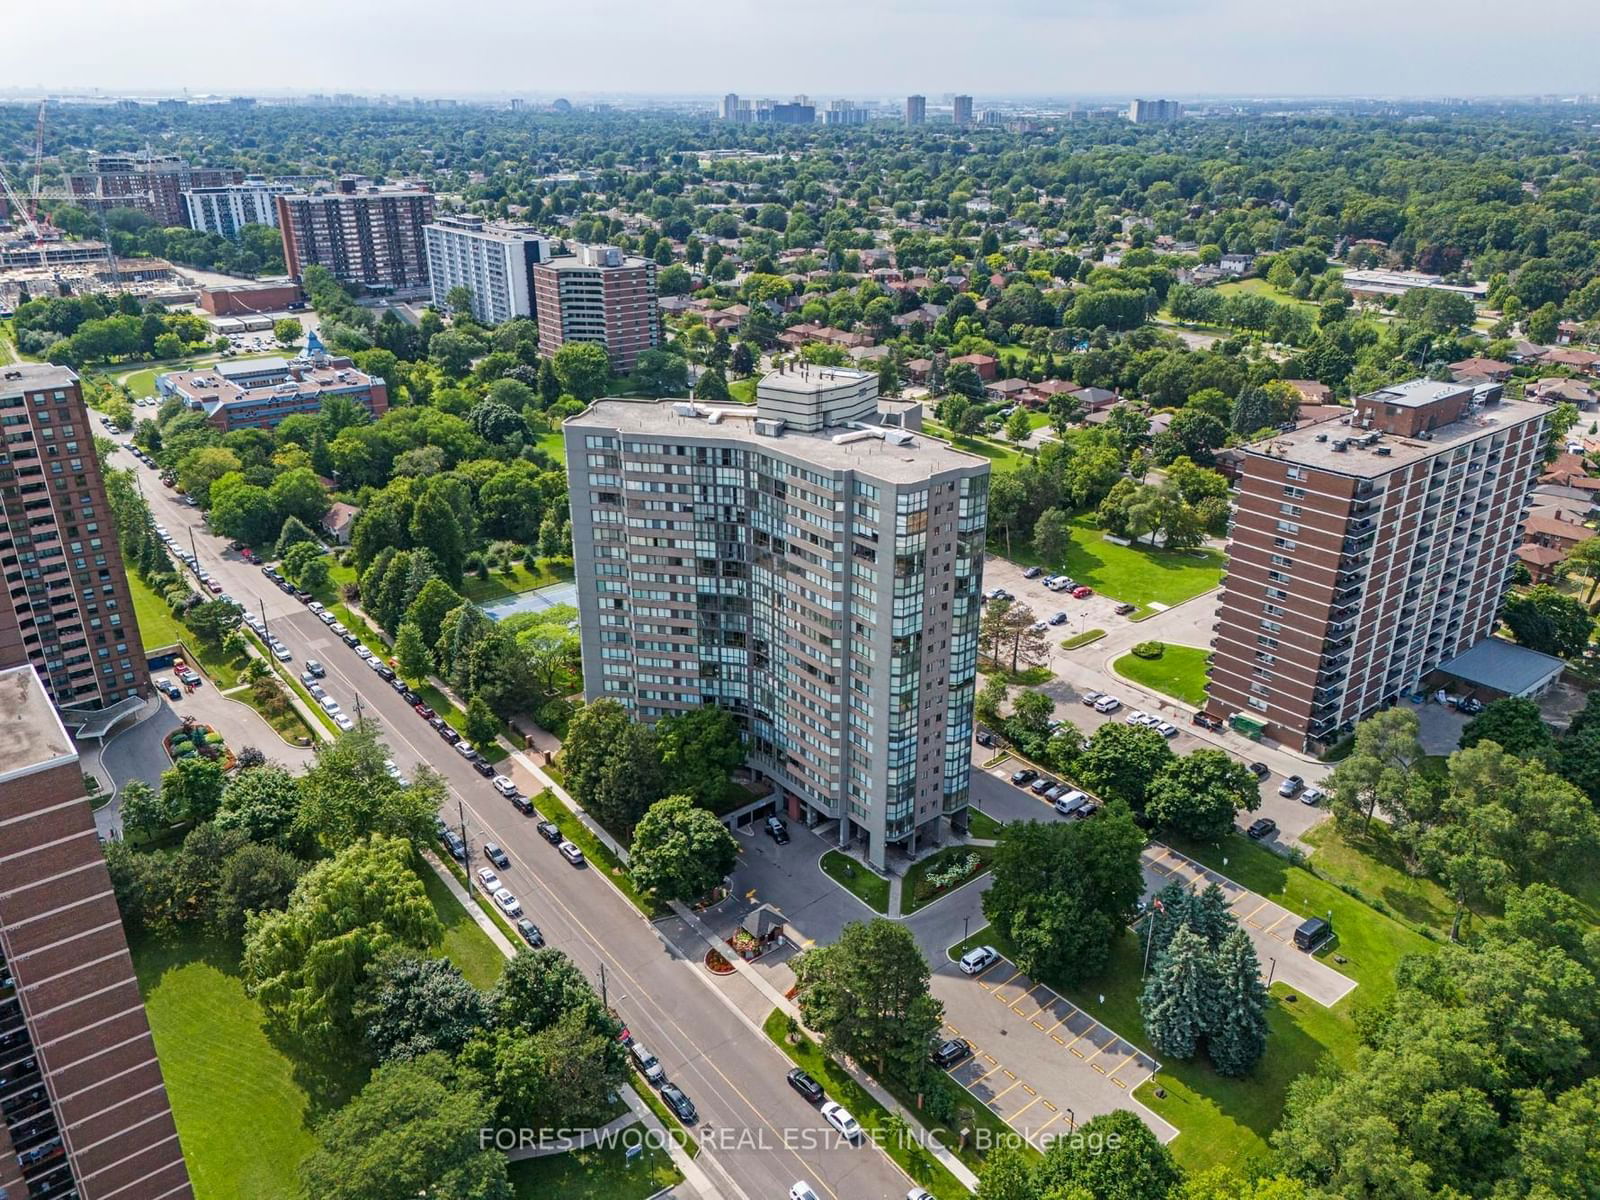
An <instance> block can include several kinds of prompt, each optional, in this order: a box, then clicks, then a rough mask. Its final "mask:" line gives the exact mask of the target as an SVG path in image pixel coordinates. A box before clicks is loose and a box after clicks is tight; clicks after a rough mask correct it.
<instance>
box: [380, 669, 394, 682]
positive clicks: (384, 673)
mask: <svg viewBox="0 0 1600 1200" xmlns="http://www.w3.org/2000/svg"><path fill="white" fill-rule="evenodd" d="M377 674H378V678H379V679H381V680H383V681H384V682H385V683H393V682H394V669H393V668H392V667H379V668H378V672H377Z"/></svg>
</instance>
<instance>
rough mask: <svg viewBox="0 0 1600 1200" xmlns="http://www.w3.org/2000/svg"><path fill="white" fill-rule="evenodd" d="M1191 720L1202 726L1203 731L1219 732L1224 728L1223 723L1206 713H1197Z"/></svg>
mask: <svg viewBox="0 0 1600 1200" xmlns="http://www.w3.org/2000/svg"><path fill="white" fill-rule="evenodd" d="M1189 720H1190V721H1192V722H1194V724H1196V725H1198V726H1200V728H1201V729H1212V730H1217V729H1221V728H1222V722H1221V721H1220V720H1219V719H1218V718H1216V717H1213V716H1212V715H1211V714H1210V713H1206V712H1197V713H1195V714H1194V716H1192V717H1190V718H1189Z"/></svg>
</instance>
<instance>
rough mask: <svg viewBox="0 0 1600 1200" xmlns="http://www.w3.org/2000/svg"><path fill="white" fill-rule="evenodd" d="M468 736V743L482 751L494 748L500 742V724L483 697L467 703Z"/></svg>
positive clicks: (476, 697) (474, 698)
mask: <svg viewBox="0 0 1600 1200" xmlns="http://www.w3.org/2000/svg"><path fill="white" fill-rule="evenodd" d="M466 735H467V741H469V742H471V743H472V744H473V745H474V746H477V747H479V748H480V749H482V748H485V747H488V748H492V747H494V745H495V744H496V743H497V742H498V741H499V740H500V722H499V721H498V720H496V719H495V715H494V713H493V712H492V711H490V709H489V705H488V704H487V703H486V702H485V701H484V698H483V697H482V696H474V697H473V698H472V699H471V700H469V701H468V702H467V720H466Z"/></svg>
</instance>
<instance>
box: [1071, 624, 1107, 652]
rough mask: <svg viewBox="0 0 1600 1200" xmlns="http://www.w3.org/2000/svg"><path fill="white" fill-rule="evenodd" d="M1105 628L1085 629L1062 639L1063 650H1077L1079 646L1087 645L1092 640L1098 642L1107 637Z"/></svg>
mask: <svg viewBox="0 0 1600 1200" xmlns="http://www.w3.org/2000/svg"><path fill="white" fill-rule="evenodd" d="M1105 635H1106V631H1105V630H1104V629H1085V630H1084V631H1083V632H1082V633H1075V634H1073V635H1072V636H1071V637H1069V638H1063V639H1062V640H1061V648H1062V649H1063V650H1076V649H1077V648H1078V647H1079V646H1087V645H1089V644H1090V643H1091V642H1098V641H1099V640H1100V639H1101V638H1103V637H1105Z"/></svg>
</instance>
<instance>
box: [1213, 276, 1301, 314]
mask: <svg viewBox="0 0 1600 1200" xmlns="http://www.w3.org/2000/svg"><path fill="white" fill-rule="evenodd" d="M1217 291H1218V292H1220V293H1221V294H1222V295H1224V296H1227V295H1231V294H1232V293H1234V292H1245V293H1248V294H1250V295H1256V296H1265V297H1266V298H1267V299H1268V300H1276V301H1277V302H1278V303H1279V304H1298V305H1301V306H1303V307H1305V308H1310V309H1315V308H1316V307H1317V302H1316V301H1315V300H1302V299H1300V298H1299V297H1298V296H1295V295H1292V294H1290V293H1289V292H1286V291H1284V290H1283V289H1282V288H1276V287H1273V286H1272V285H1271V284H1270V283H1268V282H1267V281H1266V280H1265V279H1259V278H1257V279H1236V280H1234V281H1233V282H1232V283H1219V284H1217Z"/></svg>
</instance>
